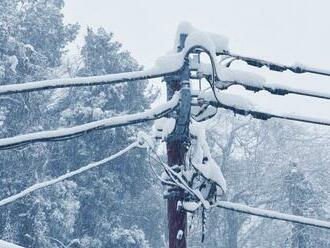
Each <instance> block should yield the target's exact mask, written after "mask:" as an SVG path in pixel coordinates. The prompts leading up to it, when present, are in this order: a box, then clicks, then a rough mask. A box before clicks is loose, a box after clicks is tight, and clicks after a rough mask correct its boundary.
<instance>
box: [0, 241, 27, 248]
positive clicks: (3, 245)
mask: <svg viewBox="0 0 330 248" xmlns="http://www.w3.org/2000/svg"><path fill="white" fill-rule="evenodd" d="M0 248H23V246H18V245H15V244H12V243H8V242H6V241H4V240H0Z"/></svg>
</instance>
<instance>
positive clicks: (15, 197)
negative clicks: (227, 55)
mask: <svg viewBox="0 0 330 248" xmlns="http://www.w3.org/2000/svg"><path fill="white" fill-rule="evenodd" d="M138 145H139V143H138V142H137V141H135V142H133V143H132V144H130V145H129V146H127V147H126V148H124V149H123V150H121V151H119V152H117V153H115V154H113V155H112V156H110V157H108V158H105V159H102V160H100V161H97V162H93V163H90V164H88V165H86V166H84V167H81V168H79V169H77V170H74V171H71V172H68V173H66V174H64V175H62V176H59V177H57V178H54V179H51V180H48V181H44V182H41V183H36V184H34V185H32V186H30V187H28V188H26V189H24V190H22V191H21V192H19V193H17V194H14V195H11V196H9V197H7V198H5V199H2V200H0V207H2V206H4V205H7V204H9V203H12V202H14V201H16V200H18V199H20V198H22V197H24V196H26V195H29V194H31V193H33V192H34V191H36V190H40V189H43V188H46V187H48V186H51V185H54V184H56V183H59V182H61V181H64V180H66V179H69V178H71V177H73V176H76V175H78V174H81V173H83V172H85V171H87V170H90V169H93V168H95V167H98V166H100V165H103V164H105V163H108V162H110V161H111V160H114V159H116V158H118V157H120V156H122V155H123V154H125V153H127V152H128V151H130V150H131V149H133V148H135V147H137V146H138Z"/></svg>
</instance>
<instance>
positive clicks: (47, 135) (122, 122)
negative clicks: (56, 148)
mask: <svg viewBox="0 0 330 248" xmlns="http://www.w3.org/2000/svg"><path fill="white" fill-rule="evenodd" d="M178 104H179V95H178V94H177V95H175V96H174V97H173V98H172V99H171V100H169V101H168V102H166V103H165V104H163V105H162V107H158V108H154V109H149V110H146V111H145V112H143V113H137V114H131V115H126V116H125V118H124V116H118V117H113V118H109V119H104V120H99V121H94V122H90V123H86V124H82V125H79V126H74V127H69V128H63V129H58V130H52V131H41V132H36V133H29V134H23V135H18V136H14V137H10V138H3V139H0V150H1V149H2V150H3V149H11V148H17V147H20V146H23V145H26V144H30V143H36V142H45V141H47V142H49V141H61V140H68V139H72V138H75V137H77V136H80V135H84V134H87V133H89V132H92V131H96V130H102V129H109V128H115V127H122V126H127V125H132V124H137V123H141V122H146V121H150V120H155V119H159V118H161V117H164V116H166V115H167V114H169V113H171V112H172V111H174V110H175V108H176V107H177V106H178Z"/></svg>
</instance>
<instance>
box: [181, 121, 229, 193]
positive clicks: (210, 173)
mask: <svg viewBox="0 0 330 248" xmlns="http://www.w3.org/2000/svg"><path fill="white" fill-rule="evenodd" d="M190 134H191V135H192V140H191V146H190V148H189V151H188V153H187V158H188V159H189V160H190V162H191V163H192V165H193V166H194V168H195V169H196V170H197V171H199V172H200V173H201V174H202V175H203V176H204V177H205V178H207V179H210V180H211V181H213V182H215V183H216V184H217V185H219V186H220V187H221V188H222V190H223V191H224V192H226V190H227V184H226V181H225V179H224V177H223V175H222V172H221V169H220V166H219V165H218V164H217V163H216V161H215V160H214V159H213V158H212V156H211V153H210V149H209V146H208V144H207V142H206V135H205V129H204V127H203V125H201V124H200V123H198V122H195V121H193V122H192V123H191V124H190Z"/></svg>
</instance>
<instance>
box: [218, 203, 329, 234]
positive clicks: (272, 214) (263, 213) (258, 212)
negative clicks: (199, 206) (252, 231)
mask: <svg viewBox="0 0 330 248" xmlns="http://www.w3.org/2000/svg"><path fill="white" fill-rule="evenodd" d="M213 206H214V207H219V208H224V209H228V210H232V211H237V212H240V213H245V214H250V215H255V216H260V217H264V218H269V219H276V220H283V221H289V222H293V223H299V224H304V225H309V226H315V227H320V228H326V229H330V222H328V221H322V220H317V219H312V218H306V217H302V216H296V215H291V214H284V213H279V212H276V211H272V210H266V209H260V208H253V207H249V206H246V205H242V204H238V203H233V202H226V201H219V202H217V203H216V204H215V205H213Z"/></svg>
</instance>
